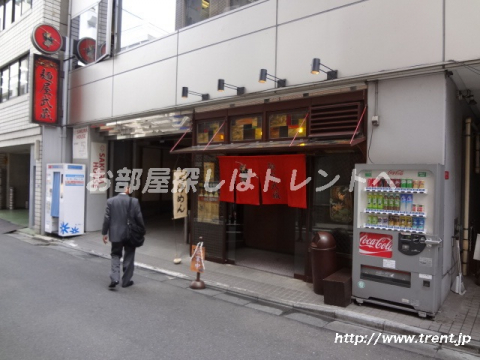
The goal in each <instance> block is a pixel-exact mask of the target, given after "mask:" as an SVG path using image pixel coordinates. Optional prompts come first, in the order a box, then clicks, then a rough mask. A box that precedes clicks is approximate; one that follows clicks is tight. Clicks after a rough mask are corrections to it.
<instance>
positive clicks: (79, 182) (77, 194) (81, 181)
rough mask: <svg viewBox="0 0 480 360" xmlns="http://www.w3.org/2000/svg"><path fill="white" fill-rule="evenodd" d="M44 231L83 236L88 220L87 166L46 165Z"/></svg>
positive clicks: (60, 234)
mask: <svg viewBox="0 0 480 360" xmlns="http://www.w3.org/2000/svg"><path fill="white" fill-rule="evenodd" d="M46 175H47V179H46V195H45V232H48V233H54V234H57V235H59V236H62V237H66V236H76V235H82V234H83V233H84V223H85V221H84V219H85V165H81V164H47V173H46Z"/></svg>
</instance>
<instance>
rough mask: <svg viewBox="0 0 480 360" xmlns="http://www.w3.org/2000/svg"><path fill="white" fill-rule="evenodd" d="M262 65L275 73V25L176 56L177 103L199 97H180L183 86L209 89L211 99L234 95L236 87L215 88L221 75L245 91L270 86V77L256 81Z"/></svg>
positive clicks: (201, 90)
mask: <svg viewBox="0 0 480 360" xmlns="http://www.w3.org/2000/svg"><path fill="white" fill-rule="evenodd" d="M215 59H216V60H215ZM261 68H265V69H267V70H268V71H269V73H270V74H275V29H268V30H264V31H262V32H256V33H253V34H251V35H248V36H245V37H241V38H239V39H236V40H235V41H228V42H223V43H220V44H217V45H215V46H209V47H208V48H205V49H202V50H198V51H194V52H190V53H187V54H184V55H181V56H179V58H178V91H177V94H176V96H177V104H178V105H184V104H187V103H192V102H198V101H199V100H200V97H198V96H194V95H189V97H188V99H183V98H182V97H181V88H182V87H183V86H186V87H188V88H189V89H190V90H193V91H195V92H198V93H202V94H203V93H208V94H210V98H211V99H216V98H221V97H226V96H235V97H237V95H236V91H235V90H230V89H225V92H218V91H217V82H218V79H224V80H225V82H226V83H227V84H232V85H235V86H244V87H245V88H246V92H247V93H252V92H257V91H263V90H267V89H271V88H273V87H274V86H275V84H274V83H273V82H271V81H268V82H266V83H264V84H260V83H259V82H258V78H259V75H260V69H261ZM237 98H238V97H237Z"/></svg>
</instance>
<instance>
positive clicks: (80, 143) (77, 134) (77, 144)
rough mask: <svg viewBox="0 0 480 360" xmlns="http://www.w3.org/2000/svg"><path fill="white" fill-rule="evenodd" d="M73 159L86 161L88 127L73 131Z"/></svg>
mask: <svg viewBox="0 0 480 360" xmlns="http://www.w3.org/2000/svg"><path fill="white" fill-rule="evenodd" d="M72 144H73V149H72V150H73V158H74V159H88V126H84V127H81V128H77V129H73V142H72Z"/></svg>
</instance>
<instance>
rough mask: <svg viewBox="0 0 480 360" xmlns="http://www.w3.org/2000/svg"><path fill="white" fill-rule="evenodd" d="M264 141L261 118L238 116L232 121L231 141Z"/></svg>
mask: <svg viewBox="0 0 480 360" xmlns="http://www.w3.org/2000/svg"><path fill="white" fill-rule="evenodd" d="M261 139H262V117H261V116H238V117H234V118H232V119H231V120H230V140H231V141H249V140H261Z"/></svg>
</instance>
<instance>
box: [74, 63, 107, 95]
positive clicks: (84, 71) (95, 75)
mask: <svg viewBox="0 0 480 360" xmlns="http://www.w3.org/2000/svg"><path fill="white" fill-rule="evenodd" d="M112 75H113V61H101V62H99V63H97V64H92V65H89V66H84V67H81V68H78V69H75V70H73V71H72V72H71V73H70V84H69V87H70V88H74V87H78V86H81V85H85V84H89V83H91V82H94V81H98V80H102V79H105V78H108V77H111V76H112Z"/></svg>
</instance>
